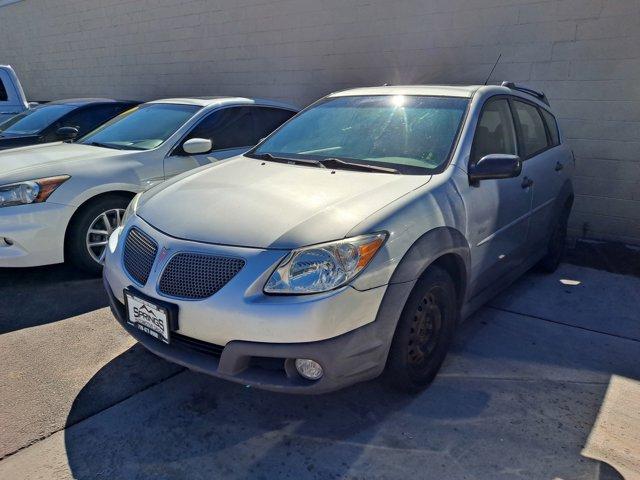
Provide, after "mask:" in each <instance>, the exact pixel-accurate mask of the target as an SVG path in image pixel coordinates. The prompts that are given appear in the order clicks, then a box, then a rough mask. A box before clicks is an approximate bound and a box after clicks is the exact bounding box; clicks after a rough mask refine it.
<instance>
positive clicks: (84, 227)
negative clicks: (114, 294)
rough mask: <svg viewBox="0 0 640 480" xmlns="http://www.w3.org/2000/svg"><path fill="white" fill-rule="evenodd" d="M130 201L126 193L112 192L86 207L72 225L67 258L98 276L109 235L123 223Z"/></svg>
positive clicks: (68, 237) (68, 239) (66, 252)
mask: <svg viewBox="0 0 640 480" xmlns="http://www.w3.org/2000/svg"><path fill="white" fill-rule="evenodd" d="M129 201H130V199H129V198H127V197H125V196H120V195H110V196H105V197H101V198H99V199H96V200H95V201H93V202H91V203H89V204H87V205H85V206H83V207H82V209H81V210H80V211H79V212H78V213H77V214H76V216H75V217H74V218H73V220H72V223H71V225H70V226H69V231H68V234H67V243H66V245H65V259H66V260H68V261H70V262H71V263H72V264H73V265H75V266H76V267H78V268H80V269H82V270H84V271H85V272H88V273H91V274H94V275H98V274H99V273H100V272H101V271H102V260H103V259H104V255H105V253H106V249H107V244H108V241H109V236H110V235H111V233H112V232H113V231H114V230H115V229H116V228H117V227H118V226H120V224H121V223H122V216H123V214H124V211H125V209H126V208H127V205H128V204H129Z"/></svg>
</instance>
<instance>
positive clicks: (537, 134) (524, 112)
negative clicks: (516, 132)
mask: <svg viewBox="0 0 640 480" xmlns="http://www.w3.org/2000/svg"><path fill="white" fill-rule="evenodd" d="M513 107H514V113H515V115H516V119H517V121H518V123H519V126H520V135H521V136H522V138H521V139H520V140H521V141H522V146H523V148H524V155H525V157H527V158H528V157H531V156H533V155H535V154H536V153H539V152H541V151H542V150H545V149H546V148H547V146H548V145H547V132H546V130H545V129H544V123H542V117H541V116H540V111H539V110H538V109H537V108H536V107H534V106H533V105H530V104H528V103H524V102H519V101H518V100H514V101H513Z"/></svg>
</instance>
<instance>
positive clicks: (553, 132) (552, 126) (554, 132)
mask: <svg viewBox="0 0 640 480" xmlns="http://www.w3.org/2000/svg"><path fill="white" fill-rule="evenodd" d="M540 111H541V112H542V118H544V121H545V123H546V124H547V129H548V130H549V136H550V140H551V146H552V147H555V146H557V145H560V134H559V133H558V123H557V122H556V118H555V117H554V116H553V115H552V114H551V113H549V112H547V111H546V110H544V109H540Z"/></svg>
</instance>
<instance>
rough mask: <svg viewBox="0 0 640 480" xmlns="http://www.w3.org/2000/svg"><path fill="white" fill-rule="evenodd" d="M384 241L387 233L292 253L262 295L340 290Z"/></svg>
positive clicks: (274, 273) (360, 269)
mask: <svg viewBox="0 0 640 480" xmlns="http://www.w3.org/2000/svg"><path fill="white" fill-rule="evenodd" d="M386 238H387V234H386V233H374V234H371V235H362V236H360V237H353V238H347V239H345V240H339V241H337V242H330V243H324V244H322V245H314V246H311V247H305V248H300V249H297V250H293V251H292V252H291V253H290V254H289V255H287V257H286V258H285V259H284V260H283V261H282V263H280V265H279V266H278V268H277V269H276V271H275V272H273V274H272V275H271V277H270V278H269V280H268V281H267V283H266V285H265V286H264V291H265V293H279V294H305V293H319V292H326V291H328V290H333V289H334V288H338V287H341V286H342V285H344V284H346V283H348V282H349V281H351V280H352V279H353V278H354V277H355V276H356V275H358V273H360V272H361V271H362V270H363V269H364V268H365V267H366V266H367V265H368V264H369V262H370V261H371V259H372V258H373V257H374V255H375V254H376V252H377V251H378V250H379V249H380V247H381V246H382V244H383V243H384V241H385V240H386Z"/></svg>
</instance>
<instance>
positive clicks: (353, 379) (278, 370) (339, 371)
mask: <svg viewBox="0 0 640 480" xmlns="http://www.w3.org/2000/svg"><path fill="white" fill-rule="evenodd" d="M412 285H413V284H412V283H408V284H407V283H403V284H397V285H389V287H388V288H387V290H386V292H385V299H388V301H387V302H385V306H384V308H381V309H380V311H379V312H378V315H377V318H376V320H375V321H374V322H372V323H370V324H368V325H365V326H363V327H360V328H358V329H356V330H353V331H351V332H348V333H345V334H343V335H340V336H338V337H335V338H331V339H328V340H322V341H318V342H304V343H264V342H247V341H237V340H234V341H231V342H229V343H227V344H226V345H225V346H224V347H221V346H218V345H214V344H209V343H206V342H201V341H193V339H188V337H187V339H185V338H184V337H182V338H181V339H180V341H172V343H171V344H168V345H167V344H165V343H163V342H161V341H159V340H156V339H155V338H153V337H151V336H150V335H147V334H146V333H143V332H141V331H140V330H138V329H137V328H134V327H132V326H130V325H129V324H128V323H127V321H126V312H125V306H124V304H123V303H122V302H121V301H120V300H118V299H117V298H116V296H115V295H114V293H113V291H112V290H111V287H110V286H109V283H108V282H107V280H106V278H105V279H104V286H105V289H106V290H107V293H108V296H109V303H110V307H111V311H112V313H113V315H114V316H115V317H116V319H117V320H118V322H119V323H120V325H121V326H122V327H123V328H124V329H125V330H126V331H127V332H128V333H129V334H130V335H131V336H133V337H134V338H135V339H136V340H137V341H138V342H140V343H141V344H142V345H144V346H145V347H146V348H147V349H148V350H150V351H151V352H153V353H155V354H156V355H158V356H160V357H162V358H164V359H166V360H169V361H171V362H173V363H177V364H179V365H182V366H184V367H187V368H189V369H191V370H194V371H198V372H201V373H205V374H208V375H212V376H215V377H218V378H222V379H225V380H230V381H232V382H236V383H241V384H243V385H250V386H253V387H256V388H261V389H264V390H271V391H275V392H283V393H295V394H321V393H327V392H331V391H335V390H339V389H341V388H344V387H347V386H349V385H353V384H355V383H359V382H363V381H366V380H370V379H373V378H375V377H377V376H379V375H380V374H381V373H382V371H383V370H384V367H385V364H386V361H387V355H388V353H389V347H390V345H391V340H392V338H393V333H394V330H395V325H396V322H397V319H398V316H399V314H400V311H401V310H402V302H403V301H404V300H405V299H406V298H407V296H408V294H409V292H410V291H411V288H412ZM396 307H397V308H396ZM176 340H177V339H176ZM296 358H310V359H313V360H315V361H316V362H318V363H320V365H322V368H323V370H324V375H323V376H322V378H321V379H320V380H317V381H309V380H306V379H304V378H302V377H301V376H300V375H298V374H297V372H296V370H295V367H294V361H295V359H296Z"/></svg>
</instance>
